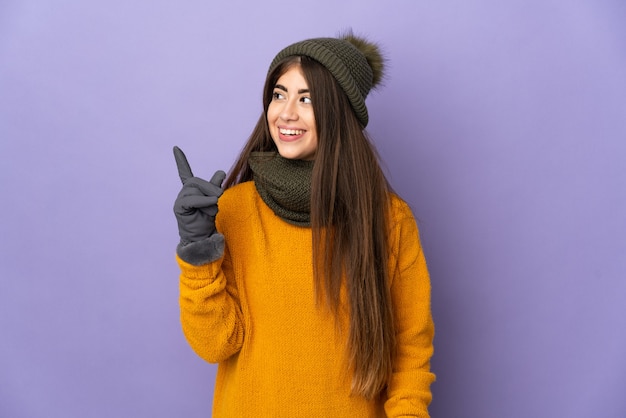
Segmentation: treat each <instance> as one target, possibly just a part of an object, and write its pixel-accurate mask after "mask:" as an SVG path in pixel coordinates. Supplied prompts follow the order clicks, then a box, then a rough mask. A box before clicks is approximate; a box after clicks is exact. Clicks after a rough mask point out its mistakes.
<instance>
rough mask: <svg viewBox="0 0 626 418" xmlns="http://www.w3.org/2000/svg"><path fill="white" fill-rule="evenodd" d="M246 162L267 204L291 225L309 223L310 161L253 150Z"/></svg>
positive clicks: (311, 164) (311, 165)
mask: <svg viewBox="0 0 626 418" xmlns="http://www.w3.org/2000/svg"><path fill="white" fill-rule="evenodd" d="M248 162H249V164H250V168H251V169H252V172H253V173H254V183H255V185H256V188H257V191H258V192H259V195H261V198H262V199H263V201H264V202H265V203H266V204H267V206H269V207H270V208H271V209H272V210H273V211H274V213H275V214H276V215H277V216H279V217H281V218H283V219H284V220H285V221H287V222H289V223H291V224H294V225H298V226H310V225H311V175H312V173H313V161H303V160H292V159H287V158H283V157H281V156H280V154H278V153H276V152H253V153H252V154H251V155H250V159H249V161H248Z"/></svg>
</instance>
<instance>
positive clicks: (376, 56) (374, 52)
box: [340, 30, 385, 88]
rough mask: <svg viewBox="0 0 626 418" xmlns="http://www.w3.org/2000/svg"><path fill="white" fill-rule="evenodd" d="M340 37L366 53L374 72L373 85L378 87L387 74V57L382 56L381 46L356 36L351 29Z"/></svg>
mask: <svg viewBox="0 0 626 418" xmlns="http://www.w3.org/2000/svg"><path fill="white" fill-rule="evenodd" d="M340 38H341V39H343V40H345V41H348V42H350V43H351V44H352V45H353V46H355V47H356V48H357V49H358V50H359V51H361V53H362V54H363V55H365V58H366V59H367V63H368V64H369V66H370V67H371V69H372V73H373V78H372V87H373V88H376V86H378V85H379V83H380V82H381V81H382V79H383V78H384V76H385V58H384V57H383V56H382V53H381V51H380V47H379V46H378V45H377V44H375V43H374V42H371V41H369V40H367V39H365V38H363V37H360V36H356V35H355V34H354V33H353V32H352V31H351V30H350V31H348V32H346V33H344V34H342V35H341V36H340Z"/></svg>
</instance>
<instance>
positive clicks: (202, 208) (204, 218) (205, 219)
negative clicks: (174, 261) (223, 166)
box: [174, 147, 226, 265]
mask: <svg viewBox="0 0 626 418" xmlns="http://www.w3.org/2000/svg"><path fill="white" fill-rule="evenodd" d="M174 158H175V159H176V165H177V167H178V174H179V176H180V180H181V181H182V183H183V187H182V189H181V190H180V193H178V196H177V197H176V201H175V202H174V214H175V215H176V221H177V222H178V234H179V235H180V244H179V246H178V248H177V251H178V254H179V256H181V258H183V259H184V260H185V261H189V262H191V263H192V264H196V265H199V264H202V263H203V262H207V261H212V259H215V256H218V255H221V254H205V255H206V256H207V257H204V256H203V253H205V252H206V251H207V250H208V251H209V252H213V253H214V251H211V248H212V249H214V250H219V248H213V247H215V246H216V244H221V248H222V251H223V237H222V236H221V235H219V234H217V235H219V237H215V238H217V239H211V240H208V239H209V238H212V237H213V236H214V234H215V233H216V229H215V215H217V199H218V198H219V197H220V196H221V195H222V193H223V192H224V191H223V190H222V187H221V186H222V182H223V181H224V178H225V177H226V173H224V172H223V171H221V170H218V171H216V172H215V174H214V175H213V177H212V178H211V181H206V180H203V179H201V178H199V177H194V175H193V173H192V172H191V167H190V166H189V162H187V158H186V157H185V154H184V153H183V151H182V150H181V149H180V148H178V147H174ZM207 240H208V241H207ZM218 241H219V242H218ZM201 242H204V244H200V245H195V246H194V245H190V244H194V243H201ZM207 245H208V246H209V247H211V248H207ZM183 247H188V248H187V249H186V250H185V249H183ZM220 252H221V251H220ZM183 255H184V256H185V257H183ZM198 257H199V258H198Z"/></svg>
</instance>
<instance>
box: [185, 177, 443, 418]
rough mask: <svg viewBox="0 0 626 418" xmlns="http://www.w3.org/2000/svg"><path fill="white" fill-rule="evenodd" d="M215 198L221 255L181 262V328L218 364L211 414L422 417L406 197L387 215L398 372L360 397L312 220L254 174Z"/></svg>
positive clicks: (418, 259)
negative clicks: (327, 294) (375, 392)
mask: <svg viewBox="0 0 626 418" xmlns="http://www.w3.org/2000/svg"><path fill="white" fill-rule="evenodd" d="M219 205H220V211H219V212H218V214H217V218H216V226H217V230H218V231H219V232H220V233H222V234H223V235H224V238H225V244H226V248H225V251H224V256H223V257H222V258H221V259H219V260H216V261H214V262H212V263H209V264H205V265H202V266H193V265H191V264H189V263H185V262H184V261H183V260H181V259H180V258H179V260H178V261H179V263H180V267H181V276H180V292H181V293H180V307H181V323H182V327H183V330H184V332H185V336H186V337H187V340H188V341H189V344H190V345H191V347H192V348H193V349H194V350H195V351H196V353H198V355H200V356H201V357H202V358H204V359H206V360H207V361H210V362H219V367H218V372H217V379H216V382H215V391H214V396H215V399H214V403H213V413H212V415H211V416H212V417H213V418H222V417H226V418H230V417H237V418H239V417H241V418H246V417H254V418H257V417H289V418H299V417H302V418H309V417H333V418H354V417H359V418H374V417H384V416H388V417H403V416H411V417H419V418H426V417H428V412H427V405H428V403H429V402H430V399H431V393H430V389H429V387H430V384H431V383H432V381H433V380H434V375H433V374H432V373H431V372H430V370H429V359H430V357H431V355H432V352H433V347H432V339H433V332H434V327H433V323H432V318H431V315H430V303H429V300H430V284H429V278H428V271H427V267H426V261H425V259H424V255H423V252H422V250H421V246H420V243H419V239H418V231H417V225H416V224H415V221H414V219H413V217H412V214H411V212H410V209H409V208H408V206H407V205H406V204H405V203H404V202H402V201H400V200H399V199H397V198H394V199H392V207H391V210H390V214H389V216H390V228H391V233H390V251H391V257H390V259H389V260H388V263H389V264H388V268H389V271H390V273H391V276H390V283H389V286H390V291H391V296H392V300H393V307H394V318H395V327H396V332H397V334H396V339H397V344H398V345H397V347H398V349H397V355H396V357H395V360H394V367H393V369H394V373H393V376H392V377H391V378H390V380H389V384H388V387H387V390H386V391H384V393H382V394H381V396H380V397H377V398H376V399H373V400H371V401H368V400H366V399H364V398H362V397H360V396H353V395H351V393H350V387H351V377H352V376H351V374H350V371H349V369H348V367H347V364H348V359H347V357H346V351H345V347H346V344H347V332H346V331H347V327H348V319H349V318H348V315H347V312H345V311H344V309H341V310H340V312H339V313H338V315H337V316H335V315H333V314H332V313H331V312H330V311H329V309H325V308H324V307H323V306H320V304H319V303H317V298H316V293H315V286H314V280H313V266H312V258H311V257H312V247H311V229H310V228H302V227H297V226H295V225H292V224H290V223H287V222H285V221H284V220H283V219H281V218H279V217H278V216H276V215H275V214H274V212H273V211H272V210H271V209H270V208H269V207H268V206H267V205H266V204H265V203H264V202H263V200H262V199H261V197H260V196H259V194H258V193H257V189H256V188H255V185H254V184H253V182H245V183H242V184H239V185H237V186H234V187H231V188H229V189H227V190H226V191H225V192H224V194H223V195H222V197H220V202H219ZM383 409H384V412H383Z"/></svg>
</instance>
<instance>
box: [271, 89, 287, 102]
mask: <svg viewBox="0 0 626 418" xmlns="http://www.w3.org/2000/svg"><path fill="white" fill-rule="evenodd" d="M284 98H285V96H283V95H282V93H280V92H278V91H275V92H274V93H272V99H273V100H281V99H284Z"/></svg>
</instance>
